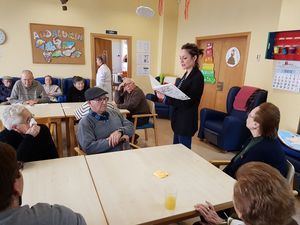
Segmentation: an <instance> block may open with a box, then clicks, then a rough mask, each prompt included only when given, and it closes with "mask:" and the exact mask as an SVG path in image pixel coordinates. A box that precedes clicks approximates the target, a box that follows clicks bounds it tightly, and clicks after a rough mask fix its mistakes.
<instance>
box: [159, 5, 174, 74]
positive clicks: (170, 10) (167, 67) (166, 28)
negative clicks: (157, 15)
mask: <svg viewBox="0 0 300 225" xmlns="http://www.w3.org/2000/svg"><path fill="white" fill-rule="evenodd" d="M161 18H162V19H161V28H160V33H161V42H162V43H161V48H159V51H161V64H160V67H159V68H158V70H159V73H163V74H169V75H170V74H173V73H174V66H175V63H174V55H175V53H176V49H175V46H176V40H177V24H178V4H177V1H174V0H165V1H164V11H163V15H162V17H161Z"/></svg>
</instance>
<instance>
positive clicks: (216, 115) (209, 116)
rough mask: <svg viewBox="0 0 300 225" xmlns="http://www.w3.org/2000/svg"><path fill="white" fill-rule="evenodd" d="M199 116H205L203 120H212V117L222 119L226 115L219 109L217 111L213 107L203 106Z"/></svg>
mask: <svg viewBox="0 0 300 225" xmlns="http://www.w3.org/2000/svg"><path fill="white" fill-rule="evenodd" d="M200 115H201V118H203V119H204V118H205V120H213V119H218V120H220V119H224V118H225V117H226V116H227V113H224V112H221V111H217V110H213V109H208V108H204V109H201V112H200Z"/></svg>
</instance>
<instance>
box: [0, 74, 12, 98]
mask: <svg viewBox="0 0 300 225" xmlns="http://www.w3.org/2000/svg"><path fill="white" fill-rule="evenodd" d="M12 88H13V80H12V77H10V76H4V77H2V84H0V102H7V101H8V100H9V97H10V94H11V91H12Z"/></svg>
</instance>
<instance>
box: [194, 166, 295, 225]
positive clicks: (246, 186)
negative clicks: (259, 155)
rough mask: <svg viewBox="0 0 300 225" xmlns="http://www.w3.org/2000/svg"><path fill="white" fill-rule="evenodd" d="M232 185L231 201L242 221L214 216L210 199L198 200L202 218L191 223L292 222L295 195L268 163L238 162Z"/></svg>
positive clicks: (268, 224) (254, 224)
mask: <svg viewBox="0 0 300 225" xmlns="http://www.w3.org/2000/svg"><path fill="white" fill-rule="evenodd" d="M236 177H237V182H236V183H235V185H234V189H233V203H234V204H233V205H234V209H235V211H236V213H237V215H238V217H239V218H240V219H241V220H242V221H243V222H241V221H239V220H235V219H232V218H230V217H229V218H228V219H227V221H225V220H223V219H222V218H220V217H219V216H218V214H217V213H216V211H215V210H214V207H213V206H212V205H211V203H209V202H206V204H198V205H196V206H195V209H196V210H197V211H199V213H200V214H201V216H202V217H203V218H204V220H205V221H206V222H203V221H202V222H196V223H194V224H203V225H206V224H209V225H214V224H231V225H244V224H246V225H294V224H297V223H296V222H295V221H294V220H293V219H292V216H293V214H294V213H295V198H294V195H293V192H292V189H291V187H290V186H289V184H288V183H287V180H286V179H285V178H284V177H283V176H282V175H281V174H280V173H279V171H278V170H276V169H274V168H273V167H271V166H270V165H267V164H265V163H261V162H250V163H247V164H245V165H243V166H241V167H240V168H239V169H238V171H237V174H236Z"/></svg>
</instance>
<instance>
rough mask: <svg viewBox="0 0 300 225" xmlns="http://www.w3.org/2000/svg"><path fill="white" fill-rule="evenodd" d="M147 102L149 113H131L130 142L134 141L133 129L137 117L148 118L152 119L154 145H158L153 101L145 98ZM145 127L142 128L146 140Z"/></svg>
mask: <svg viewBox="0 0 300 225" xmlns="http://www.w3.org/2000/svg"><path fill="white" fill-rule="evenodd" d="M147 103H148V105H149V107H150V111H151V113H150V114H136V115H132V118H133V119H134V121H133V128H134V130H133V136H132V140H131V144H133V143H134V138H135V131H136V130H137V129H136V128H137V122H138V119H139V118H147V117H148V118H149V119H152V120H153V131H154V140H155V146H158V138H157V130H156V117H157V113H155V106H154V103H153V102H152V101H150V100H148V99H147ZM147 129H148V128H146V129H143V130H144V132H145V140H146V141H148V133H147Z"/></svg>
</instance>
